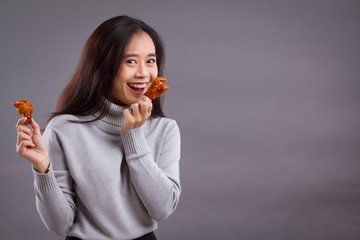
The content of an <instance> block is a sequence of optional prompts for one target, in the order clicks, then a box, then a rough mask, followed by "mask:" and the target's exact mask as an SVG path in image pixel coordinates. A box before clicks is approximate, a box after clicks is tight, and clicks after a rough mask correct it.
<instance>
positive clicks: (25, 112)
mask: <svg viewBox="0 0 360 240" xmlns="http://www.w3.org/2000/svg"><path fill="white" fill-rule="evenodd" d="M13 105H14V107H15V108H16V110H17V111H18V113H19V114H20V116H22V117H26V121H25V125H28V124H30V123H31V122H32V116H31V115H32V113H33V107H32V105H31V103H30V102H29V101H28V100H27V99H20V100H19V101H17V102H16V103H13Z"/></svg>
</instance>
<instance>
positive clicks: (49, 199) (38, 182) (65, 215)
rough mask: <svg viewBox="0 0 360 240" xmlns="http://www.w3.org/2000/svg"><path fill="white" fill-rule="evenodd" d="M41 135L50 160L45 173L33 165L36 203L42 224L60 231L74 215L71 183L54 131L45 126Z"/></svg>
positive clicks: (62, 232) (56, 231) (55, 231)
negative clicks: (41, 172)
mask: <svg viewBox="0 0 360 240" xmlns="http://www.w3.org/2000/svg"><path fill="white" fill-rule="evenodd" d="M43 138H44V140H45V142H46V145H47V147H48V149H49V155H50V159H51V164H50V168H49V172H48V173H46V174H40V173H38V172H36V171H35V170H34V169H33V174H34V179H35V181H34V189H35V196H36V207H37V211H38V213H39V215H40V217H41V219H42V221H43V223H44V225H45V226H46V228H47V229H48V230H49V231H51V232H54V233H56V234H59V235H62V234H65V233H66V232H67V230H68V229H69V228H70V227H71V226H72V223H73V219H74V216H75V211H76V206H75V203H74V200H73V196H74V190H73V183H72V178H71V176H70V173H69V170H68V168H67V165H66V161H65V156H64V153H63V151H62V148H61V145H60V143H59V141H58V139H57V137H56V134H55V133H54V132H53V131H51V130H50V129H46V131H45V132H44V135H43Z"/></svg>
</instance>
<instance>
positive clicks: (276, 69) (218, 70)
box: [0, 0, 360, 240]
mask: <svg viewBox="0 0 360 240" xmlns="http://www.w3.org/2000/svg"><path fill="white" fill-rule="evenodd" d="M359 13H360V2H359V1H347V0H338V1H334V0H312V1H310V0H308V1H306V0H294V1H292V0H288V1H285V0H255V1H250V0H248V1H241V0H240V1H205V0H204V1H80V0H78V1H25V0H24V1H17V0H11V1H10V0H9V1H4V0H2V1H1V2H0V19H1V23H0V34H1V38H0V51H1V52H0V59H1V60H0V61H1V62H0V63H1V64H0V78H1V96H0V106H1V136H2V140H1V149H0V154H1V159H0V160H1V167H0V203H1V204H0V238H1V239H37V240H41V239H44V240H45V239H64V236H60V237H58V236H56V235H54V234H52V233H49V232H48V231H47V230H46V229H45V227H44V226H43V225H42V223H41V220H40V218H39V216H38V214H37V212H36V209H35V201H34V193H33V176H32V173H31V168H30V165H29V164H28V163H27V162H26V161H25V160H24V159H21V158H20V157H19V156H17V154H16V153H15V141H16V133H15V128H14V126H15V123H16V121H17V119H18V118H19V116H18V115H17V113H16V112H15V109H14V108H13V107H12V105H11V103H12V102H14V101H16V100H17V99H19V98H28V99H30V100H31V101H32V103H33V105H34V107H35V112H34V118H35V119H36V120H37V121H38V122H39V123H40V124H41V125H43V124H44V123H45V121H46V119H47V117H48V115H49V113H50V112H52V111H54V108H55V104H56V100H57V97H58V95H59V93H60V91H61V90H62V89H63V87H64V86H65V84H66V83H67V81H68V80H69V78H70V77H71V75H72V73H73V71H74V70H75V66H76V64H77V61H78V59H79V56H80V52H81V49H82V47H83V45H84V43H85V41H86V39H87V38H88V36H89V35H90V34H91V32H92V31H93V30H94V29H95V28H96V27H97V26H98V25H99V24H100V23H101V22H103V21H104V20H106V19H108V18H110V17H113V16H116V15H121V14H128V15H131V16H135V17H138V18H141V19H143V20H144V21H146V22H147V23H149V24H150V25H151V26H153V27H154V28H155V29H156V30H157V31H158V32H159V33H160V34H161V35H162V37H163V40H164V42H165V46H166V50H167V52H166V54H167V55H166V56H167V63H166V71H165V75H166V77H167V78H168V79H169V86H170V92H168V93H167V94H166V95H167V96H166V99H165V112H166V114H167V115H168V116H169V117H171V118H174V119H176V120H177V121H178V124H179V126H180V129H181V133H182V160H181V180H182V186H183V193H182V196H181V201H180V204H179V207H178V208H177V210H176V212H175V213H174V214H173V215H172V216H171V217H170V218H169V219H167V220H166V221H164V222H161V223H160V224H159V229H158V230H157V232H156V233H157V235H158V238H159V239H162V240H165V239H166V240H180V239H181V240H182V239H194V240H202V239H227V240H230V239H234V240H235V239H236V240H237V239H249V240H257V239H271V240H278V239H286V240H287V239H292V240H294V239H299V240H312V239H316V240H318V239H326V240H332V239H333V240H338V239H342V240H350V239H351V240H357V239H360V178H359V172H360V161H359V160H360V159H359V157H360V131H359V130H360V110H359V100H360V67H359V63H360V14H359ZM154 194H156V193H154Z"/></svg>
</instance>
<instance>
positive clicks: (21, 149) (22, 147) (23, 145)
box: [16, 141, 35, 156]
mask: <svg viewBox="0 0 360 240" xmlns="http://www.w3.org/2000/svg"><path fill="white" fill-rule="evenodd" d="M33 147H35V144H34V143H33V142H32V141H21V142H20V144H18V145H17V146H16V152H17V153H18V154H20V155H21V156H24V154H25V152H26V150H27V149H28V148H33Z"/></svg>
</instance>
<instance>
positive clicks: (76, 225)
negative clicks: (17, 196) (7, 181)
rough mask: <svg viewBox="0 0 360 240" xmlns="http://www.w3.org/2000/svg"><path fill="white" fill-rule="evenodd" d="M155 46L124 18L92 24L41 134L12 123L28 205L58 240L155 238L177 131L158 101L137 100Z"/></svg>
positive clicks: (159, 49) (175, 174)
mask: <svg viewBox="0 0 360 240" xmlns="http://www.w3.org/2000/svg"><path fill="white" fill-rule="evenodd" d="M163 63H164V51H163V45H162V43H161V40H160V38H159V36H158V34H157V33H156V32H155V31H154V30H153V29H152V28H151V27H149V26H148V25H147V24H145V23H144V22H142V21H140V20H138V19H134V18H131V17H128V16H119V17H115V18H111V19H109V20H107V21H105V22H104V23H102V24H101V25H100V26H99V27H98V28H97V29H96V30H95V31H94V32H93V33H92V35H91V36H90V38H89V39H88V41H87V43H86V45H85V47H84V50H83V54H82V57H81V59H80V62H79V64H78V67H77V69H76V71H75V74H74V76H73V78H72V79H71V81H70V82H69V84H68V85H67V86H66V88H65V89H64V90H63V92H62V94H61V95H60V97H59V100H58V104H57V107H56V112H55V113H54V114H53V115H52V116H51V117H50V119H49V121H48V123H47V126H46V129H45V132H44V133H43V135H41V133H40V128H39V125H38V124H37V123H36V122H35V121H33V123H32V124H31V127H32V129H33V130H32V131H31V130H30V129H29V128H27V127H25V126H24V122H25V119H24V118H21V119H20V120H19V121H18V123H17V126H16V127H17V131H18V140H17V144H16V145H17V152H18V153H19V154H20V155H21V156H23V157H24V158H26V159H27V160H28V161H29V162H30V163H32V165H33V174H34V178H35V181H34V185H35V194H36V206H37V210H38V212H39V214H40V216H41V219H42V221H43V222H44V224H45V226H46V227H47V228H48V229H49V230H50V231H52V232H55V233H57V234H60V235H62V234H66V235H67V237H66V239H156V237H155V235H154V233H153V232H154V231H155V230H156V229H157V221H161V220H164V219H166V218H167V217H168V216H169V215H170V214H171V213H173V211H174V210H175V208H176V206H177V203H178V201H179V196H180V192H181V187H180V179H179V161H180V132H179V128H178V126H177V124H176V122H175V121H174V120H172V119H169V118H166V117H165V116H164V114H163V112H162V109H161V104H160V98H157V99H154V100H152V101H150V100H149V98H147V97H145V96H143V94H144V93H145V92H146V90H147V89H148V87H149V85H150V80H151V79H153V78H155V77H157V76H161V75H162V71H163Z"/></svg>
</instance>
